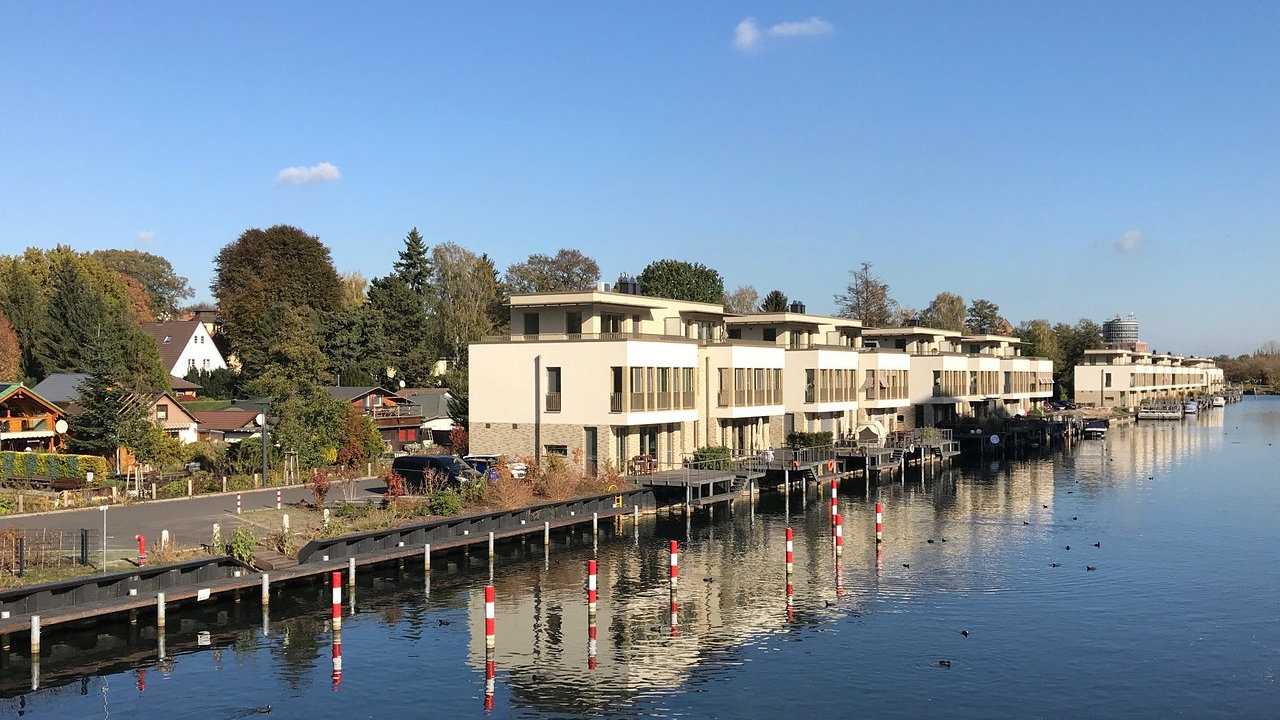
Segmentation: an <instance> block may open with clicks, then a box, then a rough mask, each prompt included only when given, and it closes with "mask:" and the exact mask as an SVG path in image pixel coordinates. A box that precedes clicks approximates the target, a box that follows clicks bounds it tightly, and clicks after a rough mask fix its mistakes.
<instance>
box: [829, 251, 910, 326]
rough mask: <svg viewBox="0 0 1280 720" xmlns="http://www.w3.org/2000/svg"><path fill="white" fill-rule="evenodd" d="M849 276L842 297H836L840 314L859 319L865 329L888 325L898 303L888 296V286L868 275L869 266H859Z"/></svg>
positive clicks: (891, 321)
mask: <svg viewBox="0 0 1280 720" xmlns="http://www.w3.org/2000/svg"><path fill="white" fill-rule="evenodd" d="M849 276H850V277H849V286H848V287H847V288H846V289H845V292H844V294H843V295H836V296H835V301H836V306H837V307H838V308H839V309H840V315H841V316H842V317H847V318H855V319H858V320H861V321H862V324H863V325H865V326H866V327H873V328H874V327H886V326H889V325H891V324H892V323H893V321H894V317H895V310H896V309H897V307H898V304H897V303H896V302H894V300H893V298H891V297H890V296H889V286H888V285H887V284H886V283H884V282H882V281H881V280H880V279H879V278H877V277H876V276H875V275H874V274H873V273H872V272H871V263H869V262H864V263H862V265H861V266H860V267H859V268H858V269H857V270H851V271H849Z"/></svg>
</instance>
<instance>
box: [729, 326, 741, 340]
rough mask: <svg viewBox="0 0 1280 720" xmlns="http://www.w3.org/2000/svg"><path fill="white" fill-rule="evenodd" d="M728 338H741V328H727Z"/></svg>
mask: <svg viewBox="0 0 1280 720" xmlns="http://www.w3.org/2000/svg"><path fill="white" fill-rule="evenodd" d="M729 339H730V340H741V339H742V328H729Z"/></svg>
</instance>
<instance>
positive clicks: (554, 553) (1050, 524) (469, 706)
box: [0, 399, 1280, 720]
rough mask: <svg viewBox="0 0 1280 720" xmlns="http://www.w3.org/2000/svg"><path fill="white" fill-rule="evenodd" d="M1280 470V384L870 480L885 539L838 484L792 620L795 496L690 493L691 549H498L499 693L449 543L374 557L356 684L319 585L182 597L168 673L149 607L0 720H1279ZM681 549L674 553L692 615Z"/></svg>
mask: <svg viewBox="0 0 1280 720" xmlns="http://www.w3.org/2000/svg"><path fill="white" fill-rule="evenodd" d="M1278 466H1280V400H1277V399H1248V400H1246V401H1245V402H1243V403H1240V404H1238V405H1232V406H1230V407H1227V408H1218V409H1212V410H1210V411H1208V412H1205V413H1202V414H1201V415H1200V416H1198V417H1195V418H1190V419H1187V420H1184V421H1182V422H1163V423H1150V424H1142V425H1140V426H1136V427H1125V428H1117V429H1114V430H1112V432H1111V433H1110V434H1109V435H1108V437H1107V438H1106V439H1105V440H1102V441H1084V442H1082V443H1080V444H1078V445H1077V446H1076V447H1074V448H1071V449H1070V450H1068V451H1054V452H1047V453H1045V454H1043V455H1039V456H1035V457H1029V458H1025V459H1020V460H1012V461H1007V462H994V463H984V464H981V465H979V466H970V465H962V466H957V467H954V468H952V469H949V470H943V471H938V472H935V473H933V474H932V475H927V476H925V477H921V475H920V473H919V472H918V471H910V472H908V475H907V477H906V479H905V481H904V482H903V483H900V484H898V483H895V484H893V485H886V486H882V487H881V488H880V489H879V493H880V495H881V497H882V499H883V501H884V504H885V512H884V520H885V541H884V543H883V545H881V546H880V548H879V551H877V547H876V543H875V540H874V529H873V522H874V510H873V506H874V498H875V495H876V492H877V490H876V489H875V488H872V489H870V491H867V490H865V488H864V484H863V483H862V482H861V481H856V480H855V481H847V482H846V483H845V484H844V486H842V488H841V496H840V499H839V503H840V508H841V512H842V513H843V516H844V518H845V522H844V533H845V545H844V552H843V557H842V559H841V562H840V564H839V570H837V563H836V561H835V558H834V557H833V552H832V540H831V534H830V520H829V516H828V513H827V510H826V505H827V502H828V501H827V499H826V498H819V497H818V496H817V495H816V494H815V493H813V492H812V491H811V493H810V496H809V498H808V500H807V503H805V504H802V502H801V499H800V496H799V495H797V496H796V497H795V498H794V499H793V501H792V502H791V504H790V511H791V514H790V520H789V524H790V525H792V526H793V527H794V528H795V531H796V533H795V535H796V540H795V544H796V548H795V579H794V584H795V594H794V597H793V605H792V607H791V610H790V611H788V606H787V600H786V594H785V571H784V562H783V553H784V531H785V528H786V526H787V525H788V519H787V517H786V516H785V512H786V508H785V507H784V505H783V503H782V500H781V498H780V497H778V496H770V495H766V496H765V497H764V498H763V499H762V500H761V501H760V502H759V503H757V504H756V505H755V506H754V507H753V505H752V503H750V502H748V501H746V500H743V501H740V502H738V503H737V505H736V506H735V508H734V511H733V513H732V514H730V513H729V512H728V511H727V509H726V508H724V507H723V506H722V507H720V508H717V510H716V513H715V516H714V517H710V516H709V513H707V511H705V510H704V511H700V512H699V513H698V515H697V516H696V517H695V518H694V519H693V521H692V523H691V525H690V526H689V527H688V537H687V538H686V537H685V533H686V524H685V522H684V520H683V519H682V518H680V517H678V516H672V517H666V516H660V517H658V518H653V517H648V518H644V519H642V522H641V524H640V527H639V529H638V532H636V529H635V528H634V526H633V525H632V523H631V522H630V521H629V520H628V521H627V522H626V523H625V524H623V525H622V526H621V527H615V526H614V525H613V524H612V523H606V524H605V527H604V528H603V529H604V531H605V532H604V537H602V539H600V541H599V542H598V548H596V549H593V547H592V542H591V539H590V537H589V536H587V535H579V536H577V537H575V538H569V539H566V538H564V537H563V536H558V537H557V538H556V539H555V542H554V543H553V547H552V548H550V553H549V554H550V561H549V564H547V563H545V562H544V555H543V549H542V547H541V546H540V545H539V544H538V542H537V540H538V538H537V537H536V536H535V537H533V538H531V540H530V543H529V544H528V545H526V546H522V545H521V544H520V543H510V544H504V545H502V546H501V547H500V550H501V553H500V554H501V555H502V556H503V557H502V558H501V559H500V560H499V562H498V563H497V565H496V567H495V569H494V575H495V578H494V579H495V582H494V584H495V585H496V595H497V602H496V626H497V650H496V652H495V654H494V657H493V667H494V670H495V677H494V680H493V683H492V694H491V695H490V696H489V697H486V678H485V675H486V655H485V643H484V631H483V627H484V620H483V618H484V607H483V586H484V585H485V584H486V583H487V581H488V574H489V571H488V567H487V564H486V563H485V561H484V559H483V558H481V557H479V556H476V557H473V558H466V557H464V556H462V555H455V556H450V557H448V558H438V559H437V561H436V566H435V568H436V571H435V572H433V575H432V581H431V588H430V593H429V594H428V593H427V588H426V587H425V584H424V577H423V573H422V571H421V569H420V568H416V567H409V568H406V569H404V570H401V569H399V568H398V567H397V566H396V565H389V566H386V567H382V568H378V569H376V570H374V569H370V570H368V571H363V570H362V571H361V572H360V573H358V575H359V577H358V586H357V591H356V599H355V613H354V614H348V615H347V616H346V618H345V619H344V621H343V628H342V632H341V640H342V644H341V675H340V677H338V678H335V673H334V668H335V666H334V663H333V659H332V658H333V654H334V651H333V645H332V639H333V634H332V633H331V632H330V630H329V628H328V623H327V619H328V615H329V608H328V590H327V589H326V588H324V587H321V586H320V585H318V584H317V585H315V586H313V587H311V588H308V589H305V590H303V591H300V592H295V593H290V594H289V595H288V596H287V597H282V598H281V599H280V600H278V601H274V602H273V605H272V607H271V613H270V615H269V616H268V617H267V618H265V619H264V618H263V617H262V615H261V612H260V608H259V605H258V602H257V599H256V598H255V597H246V598H245V600H244V601H243V602H240V603H233V602H230V601H227V602H222V603H219V604H216V605H208V604H207V603H206V604H205V605H208V606H207V607H200V608H198V609H193V608H176V609H172V610H170V616H169V625H168V632H167V634H166V645H167V647H166V657H165V659H164V660H162V661H161V660H158V659H157V657H156V651H157V643H156V638H155V635H154V630H153V629H152V628H151V627H150V623H151V618H150V617H147V616H143V617H140V618H139V622H138V625H136V626H130V625H129V624H128V622H127V621H125V620H123V619H121V620H119V621H116V622H113V623H111V624H104V625H102V626H100V627H99V628H96V629H95V631H93V632H89V631H78V632H62V633H59V632H57V631H56V629H50V630H49V631H47V632H46V635H45V638H44V643H45V646H46V657H45V658H44V660H43V661H42V663H41V687H40V689H38V690H35V691H31V690H30V674H29V673H30V668H29V665H28V664H27V662H26V659H25V658H23V657H22V654H21V653H20V652H18V650H19V648H15V649H14V652H13V653H12V654H11V655H9V656H8V657H6V658H5V667H4V668H0V694H3V696H4V697H3V699H0V714H5V715H8V716H16V717H29V718H94V717H101V718H107V717H135V718H153V717H154V718H165V719H166V720H173V719H177V718H201V719H205V718H242V717H271V718H307V719H309V720H316V719H318V718H343V719H353V718H398V717H420V716H432V717H449V718H454V717H486V716H487V717H522V718H550V717H556V718H578V717H588V716H590V717H621V718H632V717H653V716H657V717H699V718H701V717H725V718H732V717H780V716H784V715H793V714H795V713H797V712H803V713H805V714H806V715H807V716H811V717H815V718H817V717H850V716H872V717H876V718H899V717H900V718H915V717H924V716H931V717H954V718H990V717H1126V718H1128V717H1150V718H1165V717H1171V716H1183V717H1197V718H1199V717H1234V718H1250V717H1259V718H1261V717H1276V716H1277V715H1280V563H1277V553H1278V550H1280V520H1278V518H1280V487H1278V481H1280V472H1278V471H1277V467H1278ZM806 505H807V506H806ZM671 538H675V539H679V540H681V541H682V543H683V544H682V547H681V551H682V555H681V562H680V565H681V584H680V587H679V592H678V601H679V603H680V610H679V618H678V619H679V626H678V628H676V629H675V632H673V628H672V626H671V622H670V605H669V603H670V595H669V585H668V570H667V551H666V548H667V541H668V540H669V539H671ZM930 540H932V541H933V542H929V541H930ZM1095 544H1097V545H1100V547H1099V546H1095ZM1068 546H1069V547H1070V549H1067V548H1068ZM593 555H594V556H596V557H598V559H599V568H600V570H599V572H600V576H599V584H600V599H599V612H598V616H597V632H598V640H597V642H596V645H595V647H596V654H595V656H594V657H592V655H591V653H590V652H589V648H590V646H589V641H588V615H587V607H586V593H585V565H586V561H587V560H588V559H590V558H591V557H593ZM450 565H453V566H456V569H455V571H454V572H449V569H450V568H449V566H450ZM1088 567H1094V568H1096V569H1095V570H1088V569H1087V568H1088ZM348 613H350V609H348ZM962 631H965V632H967V636H966V635H965V634H964V633H962ZM940 661H947V662H946V663H942V662H940ZM948 665H949V666H948ZM268 706H270V715H265V714H259V713H260V712H262V711H266V710H267V707H268Z"/></svg>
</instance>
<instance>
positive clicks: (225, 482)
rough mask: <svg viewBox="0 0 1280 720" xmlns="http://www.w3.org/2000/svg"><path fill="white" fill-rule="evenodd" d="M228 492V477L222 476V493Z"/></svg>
mask: <svg viewBox="0 0 1280 720" xmlns="http://www.w3.org/2000/svg"><path fill="white" fill-rule="evenodd" d="M226 491H227V476H226V475H223V476H222V492H226Z"/></svg>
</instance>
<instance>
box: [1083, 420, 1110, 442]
mask: <svg viewBox="0 0 1280 720" xmlns="http://www.w3.org/2000/svg"><path fill="white" fill-rule="evenodd" d="M1109 424H1110V423H1108V422H1107V421H1106V420H1086V421H1085V423H1084V436H1085V437H1087V438H1100V437H1105V436H1106V434H1107V425H1109Z"/></svg>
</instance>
